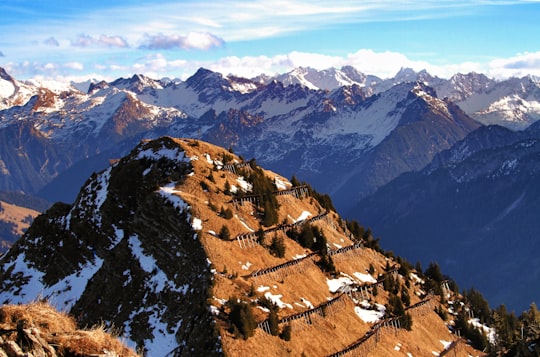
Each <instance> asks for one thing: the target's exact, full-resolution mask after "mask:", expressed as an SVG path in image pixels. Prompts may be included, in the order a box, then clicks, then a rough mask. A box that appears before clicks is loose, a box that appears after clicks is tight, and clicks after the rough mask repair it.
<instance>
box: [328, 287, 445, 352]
mask: <svg viewBox="0 0 540 357" xmlns="http://www.w3.org/2000/svg"><path fill="white" fill-rule="evenodd" d="M431 301H432V296H430V297H428V298H426V299H425V300H422V301H420V302H419V303H417V304H414V305H411V306H409V307H408V308H407V309H405V311H411V313H412V314H417V313H418V314H425V313H426V312H427V311H429V310H428V309H431ZM400 328H401V320H400V317H389V318H386V319H384V320H382V321H379V322H377V323H376V324H374V325H373V326H372V327H371V329H370V330H369V331H368V332H366V334H365V335H364V336H362V337H360V338H359V339H358V340H356V341H355V342H353V343H351V344H350V345H348V346H347V347H345V348H344V349H342V350H340V351H338V352H336V353H333V354H331V355H329V356H328V357H338V356H346V355H351V356H365V355H367V354H368V353H369V352H371V351H373V350H374V349H375V348H376V347H377V343H378V342H379V340H380V336H381V334H382V333H394V334H396V335H397V334H398V333H399V329H400ZM446 353H447V352H446ZM441 356H442V354H441Z"/></svg>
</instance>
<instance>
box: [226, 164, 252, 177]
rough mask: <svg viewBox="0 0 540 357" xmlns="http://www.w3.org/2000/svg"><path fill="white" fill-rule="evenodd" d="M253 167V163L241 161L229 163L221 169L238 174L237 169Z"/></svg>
mask: <svg viewBox="0 0 540 357" xmlns="http://www.w3.org/2000/svg"><path fill="white" fill-rule="evenodd" d="M245 167H247V168H251V164H250V163H249V162H239V163H236V164H227V165H223V166H222V167H221V169H222V170H223V171H229V172H232V173H233V174H235V175H236V169H243V168H245Z"/></svg>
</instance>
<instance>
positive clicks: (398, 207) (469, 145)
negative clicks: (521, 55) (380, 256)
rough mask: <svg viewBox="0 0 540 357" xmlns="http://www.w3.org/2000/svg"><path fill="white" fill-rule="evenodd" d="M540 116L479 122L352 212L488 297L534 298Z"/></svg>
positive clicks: (521, 305)
mask: <svg viewBox="0 0 540 357" xmlns="http://www.w3.org/2000/svg"><path fill="white" fill-rule="evenodd" d="M538 124H540V122H539V123H536V124H533V125H532V126H530V127H529V128H528V129H526V130H524V131H519V132H513V131H510V130H509V129H506V128H503V127H500V126H487V127H481V128H479V129H478V130H476V131H474V132H472V133H471V134H469V135H468V136H467V137H466V138H465V139H464V140H462V141H460V142H458V143H456V144H455V145H454V146H453V147H452V148H451V149H449V150H446V151H443V152H441V153H440V154H438V155H437V156H436V157H435V159H434V160H433V161H432V162H431V164H429V165H428V166H426V167H425V168H424V169H423V170H421V171H418V172H410V173H406V174H403V175H401V176H399V177H398V178H396V179H395V180H393V181H391V182H390V183H388V184H386V185H384V186H383V187H381V188H380V189H379V190H378V191H377V192H376V193H374V194H373V195H371V196H369V197H366V198H364V199H363V200H362V201H360V203H359V204H358V206H357V207H355V208H354V209H352V210H351V211H350V213H351V216H353V217H356V218H358V219H361V220H362V222H364V224H366V225H369V226H370V227H372V229H373V230H374V231H375V232H377V234H380V235H381V236H382V237H384V239H383V242H384V244H383V245H384V246H385V247H386V248H389V249H393V250H396V251H399V252H400V254H403V255H405V256H407V257H408V258H409V259H413V260H419V261H423V262H424V263H427V262H426V257H428V256H429V257H430V259H435V260H436V261H438V262H439V263H440V264H441V266H442V267H443V270H444V271H447V272H448V273H450V275H452V276H453V277H455V278H456V279H457V280H458V281H460V282H462V283H463V284H464V285H466V286H476V287H477V288H479V289H480V290H481V291H483V292H485V294H486V295H487V296H489V297H490V302H492V303H494V304H496V305H498V304H506V305H507V306H509V307H511V308H512V309H515V310H516V311H523V310H524V309H526V308H527V307H528V306H529V304H530V303H531V302H533V301H536V302H538V301H540V292H539V291H538V289H537V288H536V287H537V286H540V258H539V256H538V254H537V252H538V251H539V249H540V241H539V240H538V235H539V232H540V220H539V219H538V217H539V214H540V125H538Z"/></svg>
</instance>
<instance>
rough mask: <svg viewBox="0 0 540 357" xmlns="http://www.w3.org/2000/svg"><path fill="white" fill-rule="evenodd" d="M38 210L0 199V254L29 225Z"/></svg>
mask: <svg viewBox="0 0 540 357" xmlns="http://www.w3.org/2000/svg"><path fill="white" fill-rule="evenodd" d="M38 214H39V212H37V211H34V210H32V209H29V208H25V207H19V206H16V205H13V204H9V203H7V202H4V201H0V254H2V253H4V252H5V251H6V250H7V249H8V248H9V247H10V246H11V245H12V244H13V243H14V242H15V241H16V240H17V239H18V238H19V237H20V236H21V235H22V234H23V233H24V232H25V231H26V229H27V228H28V227H29V226H30V224H31V223H32V221H33V220H34V218H35V217H36V216H37V215H38Z"/></svg>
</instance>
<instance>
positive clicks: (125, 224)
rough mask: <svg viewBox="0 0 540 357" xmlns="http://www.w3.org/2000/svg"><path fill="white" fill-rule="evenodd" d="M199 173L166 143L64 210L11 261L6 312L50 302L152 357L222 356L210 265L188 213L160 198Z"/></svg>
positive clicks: (150, 147) (98, 178) (105, 175)
mask: <svg viewBox="0 0 540 357" xmlns="http://www.w3.org/2000/svg"><path fill="white" fill-rule="evenodd" d="M190 170H191V166H190V164H189V160H187V158H186V157H185V156H184V153H183V151H182V150H181V149H180V148H179V147H177V146H176V145H174V144H173V142H172V140H170V139H163V140H161V141H158V142H153V143H147V144H143V145H141V146H139V147H138V148H137V149H135V150H134V151H133V152H132V153H131V154H130V155H129V156H128V157H126V158H124V159H123V160H121V161H120V162H118V164H116V165H115V166H112V167H109V168H108V169H107V170H105V171H104V172H101V173H100V174H97V175H94V176H93V177H92V178H90V179H89V180H88V181H87V183H86V184H85V186H84V187H83V189H82V190H81V193H80V195H79V197H78V198H77V200H76V202H75V204H74V205H73V206H70V205H66V204H56V205H54V206H53V207H52V208H51V209H49V210H48V211H47V212H46V213H45V214H44V215H42V216H40V217H38V218H37V219H36V221H35V222H34V224H33V225H32V227H31V228H30V229H29V230H28V232H27V233H26V234H25V236H24V237H23V238H22V239H21V240H19V241H18V242H17V244H16V245H15V246H14V247H13V248H12V249H11V250H10V251H9V253H8V254H7V255H6V256H5V257H3V266H4V268H5V269H3V270H2V273H1V280H2V291H3V292H2V294H1V297H2V300H3V302H4V303H7V302H11V303H17V302H25V301H32V300H33V299H35V298H36V297H37V296H38V295H37V294H41V296H42V297H44V298H48V299H50V300H51V301H52V302H53V303H54V304H55V305H57V306H59V307H60V308H62V309H64V310H67V311H70V312H71V313H73V314H75V315H76V316H77V317H78V318H79V320H80V323H82V324H83V325H93V324H96V323H98V322H99V321H100V320H104V321H106V323H107V324H108V325H109V326H113V325H114V326H116V327H117V328H119V329H121V330H122V331H123V333H124V335H125V336H126V337H127V338H128V339H129V340H131V341H133V343H135V344H136V345H137V347H138V348H143V349H145V350H146V351H147V352H148V353H149V355H155V356H157V355H165V354H166V353H169V352H171V351H175V353H178V354H189V353H192V352H195V353H200V354H211V353H212V351H214V352H215V351H216V343H217V340H216V336H215V335H214V334H213V333H212V331H213V327H212V323H211V318H210V313H209V311H208V308H207V306H206V303H205V301H206V295H207V290H208V288H209V286H210V284H211V275H210V273H209V269H208V263H207V260H206V256H205V254H204V251H203V249H202V246H201V243H200V241H199V240H197V239H196V238H197V237H196V235H195V233H194V231H193V229H192V227H191V225H190V222H189V213H188V210H187V206H186V205H183V204H180V203H179V202H176V201H173V202H171V201H167V198H166V197H164V196H163V195H162V194H160V192H163V191H159V188H160V187H165V186H166V185H168V184H175V183H176V184H180V183H181V182H182V180H184V179H185V177H186V176H187V174H188V173H189V172H190ZM156 190H158V191H157V192H156ZM177 341H182V343H181V344H179V343H177Z"/></svg>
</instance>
